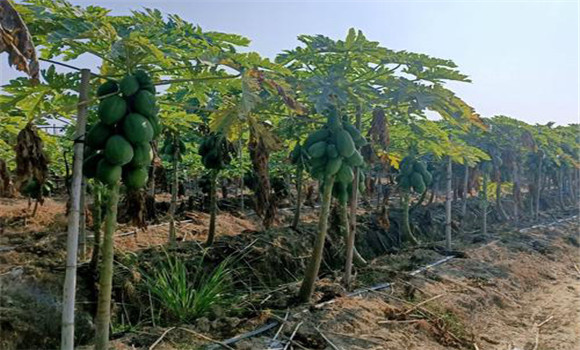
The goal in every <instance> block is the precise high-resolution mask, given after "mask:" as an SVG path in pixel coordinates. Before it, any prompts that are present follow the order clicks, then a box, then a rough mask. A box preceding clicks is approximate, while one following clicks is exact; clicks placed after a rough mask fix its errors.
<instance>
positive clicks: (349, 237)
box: [340, 186, 356, 290]
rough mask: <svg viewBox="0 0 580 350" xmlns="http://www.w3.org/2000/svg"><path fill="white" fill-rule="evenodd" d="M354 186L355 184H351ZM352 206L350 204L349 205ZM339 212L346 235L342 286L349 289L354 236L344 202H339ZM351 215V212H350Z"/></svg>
mask: <svg viewBox="0 0 580 350" xmlns="http://www.w3.org/2000/svg"><path fill="white" fill-rule="evenodd" d="M353 187H356V186H353ZM351 208H352V206H351ZM340 214H341V217H342V223H343V225H344V230H345V233H346V235H345V237H346V262H345V265H344V278H343V282H344V286H345V287H346V289H347V290H350V286H351V282H352V281H351V277H352V256H353V251H354V238H355V232H354V230H351V229H350V227H349V226H350V225H349V222H348V207H347V205H346V203H340ZM351 215H352V214H351Z"/></svg>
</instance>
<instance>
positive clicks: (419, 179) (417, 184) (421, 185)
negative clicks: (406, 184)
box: [410, 172, 426, 193]
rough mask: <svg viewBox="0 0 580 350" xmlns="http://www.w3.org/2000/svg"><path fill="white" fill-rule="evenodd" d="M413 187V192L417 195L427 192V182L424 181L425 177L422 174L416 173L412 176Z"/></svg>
mask: <svg viewBox="0 0 580 350" xmlns="http://www.w3.org/2000/svg"><path fill="white" fill-rule="evenodd" d="M410 182H411V186H413V190H415V192H417V193H423V192H425V188H426V187H425V182H424V181H423V175H421V173H417V172H414V173H412V174H411V177H410Z"/></svg>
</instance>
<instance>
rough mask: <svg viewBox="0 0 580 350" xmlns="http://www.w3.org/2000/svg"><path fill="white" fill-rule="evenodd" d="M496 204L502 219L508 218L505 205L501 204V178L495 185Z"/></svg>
mask: <svg viewBox="0 0 580 350" xmlns="http://www.w3.org/2000/svg"><path fill="white" fill-rule="evenodd" d="M495 206H496V207H497V211H498V213H499V215H500V216H501V218H502V220H506V219H507V214H506V212H505V210H504V209H503V205H502V204H501V179H499V180H498V181H497V182H496V187H495Z"/></svg>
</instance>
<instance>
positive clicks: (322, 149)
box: [308, 141, 326, 158]
mask: <svg viewBox="0 0 580 350" xmlns="http://www.w3.org/2000/svg"><path fill="white" fill-rule="evenodd" d="M325 153H326V142H325V141H319V142H317V143H315V144H313V145H312V146H310V147H308V154H309V155H310V156H311V157H312V158H320V157H323V156H324V154H325Z"/></svg>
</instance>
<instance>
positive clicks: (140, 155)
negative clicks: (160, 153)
mask: <svg viewBox="0 0 580 350" xmlns="http://www.w3.org/2000/svg"><path fill="white" fill-rule="evenodd" d="M152 160H153V150H152V149H151V145H150V144H149V143H139V144H136V145H135V146H133V159H131V163H129V165H130V166H131V167H133V168H142V167H145V166H148V165H149V164H151V161H152Z"/></svg>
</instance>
